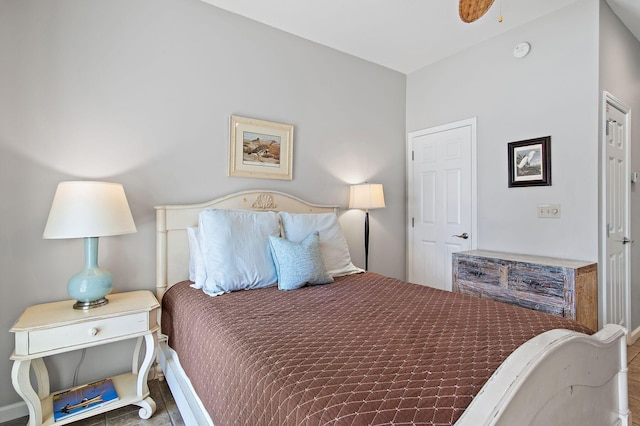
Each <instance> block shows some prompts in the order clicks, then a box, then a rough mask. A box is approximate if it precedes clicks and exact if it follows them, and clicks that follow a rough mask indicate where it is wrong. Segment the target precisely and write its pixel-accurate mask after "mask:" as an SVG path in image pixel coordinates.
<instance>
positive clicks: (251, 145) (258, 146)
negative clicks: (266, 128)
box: [242, 132, 281, 167]
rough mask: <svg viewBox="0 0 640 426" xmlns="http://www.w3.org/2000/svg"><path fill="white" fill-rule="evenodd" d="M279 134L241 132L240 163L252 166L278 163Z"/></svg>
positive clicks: (269, 165) (271, 165) (277, 164)
mask: <svg viewBox="0 0 640 426" xmlns="http://www.w3.org/2000/svg"><path fill="white" fill-rule="evenodd" d="M280 140H281V138H280V136H277V135H268V134H265V133H254V132H242V163H243V164H251V165H254V166H265V167H278V166H279V165H280Z"/></svg>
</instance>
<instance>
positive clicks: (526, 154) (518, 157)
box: [507, 136, 551, 188]
mask: <svg viewBox="0 0 640 426" xmlns="http://www.w3.org/2000/svg"><path fill="white" fill-rule="evenodd" d="M507 156H508V166H507V168H508V173H509V178H508V179H509V180H508V182H509V188H513V187H521V186H550V185H551V136H544V137H541V138H535V139H527V140H523V141H517V142H509V143H508V144H507Z"/></svg>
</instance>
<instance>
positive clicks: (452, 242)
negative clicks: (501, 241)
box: [407, 118, 477, 290]
mask: <svg viewBox="0 0 640 426" xmlns="http://www.w3.org/2000/svg"><path fill="white" fill-rule="evenodd" d="M407 143H408V160H407V161H408V163H407V175H408V176H407V180H408V185H407V187H408V196H409V200H408V215H409V217H408V226H409V229H408V245H409V247H408V265H407V270H408V271H407V272H408V273H407V276H408V280H409V281H410V282H414V283H417V284H423V285H428V286H431V287H436V288H440V289H443V290H451V254H452V253H454V252H457V251H462V250H470V249H472V248H475V247H476V241H477V238H476V211H477V207H476V183H475V181H476V176H475V174H476V168H475V165H476V159H475V156H476V119H475V118H473V119H469V120H463V121H458V122H455V123H450V124H446V125H443V126H438V127H434V128H430V129H425V130H420V131H416V132H411V133H409V136H408V140H407Z"/></svg>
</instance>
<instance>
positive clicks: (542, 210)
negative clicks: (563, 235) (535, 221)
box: [538, 204, 560, 219]
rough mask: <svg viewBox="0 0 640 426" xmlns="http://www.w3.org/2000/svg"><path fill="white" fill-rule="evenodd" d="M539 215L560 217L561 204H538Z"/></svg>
mask: <svg viewBox="0 0 640 426" xmlns="http://www.w3.org/2000/svg"><path fill="white" fill-rule="evenodd" d="M538 217H542V218H553V219H558V218H560V204H538Z"/></svg>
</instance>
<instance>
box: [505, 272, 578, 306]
mask: <svg viewBox="0 0 640 426" xmlns="http://www.w3.org/2000/svg"><path fill="white" fill-rule="evenodd" d="M564 287H565V283H564V274H563V271H562V269H561V268H542V267H536V266H535V265H527V266H523V265H514V266H513V267H511V268H509V274H508V277H507V288H508V289H510V290H514V291H522V292H525V293H532V294H543V295H546V296H551V297H559V298H563V297H564Z"/></svg>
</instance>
